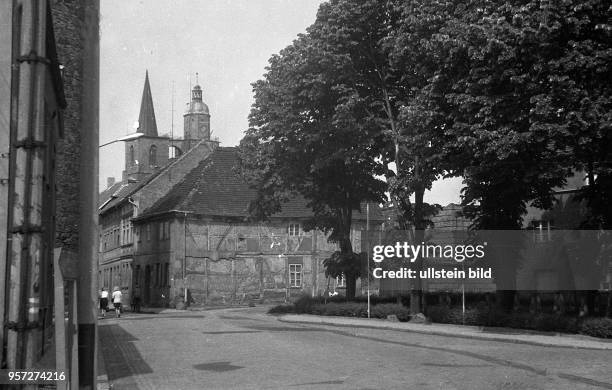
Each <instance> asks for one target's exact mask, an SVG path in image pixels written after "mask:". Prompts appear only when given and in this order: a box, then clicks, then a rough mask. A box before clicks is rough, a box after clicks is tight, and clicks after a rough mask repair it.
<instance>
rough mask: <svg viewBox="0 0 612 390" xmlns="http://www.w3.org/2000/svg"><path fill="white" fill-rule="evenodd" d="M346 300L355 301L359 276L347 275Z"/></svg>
mask: <svg viewBox="0 0 612 390" xmlns="http://www.w3.org/2000/svg"><path fill="white" fill-rule="evenodd" d="M345 280H346V299H347V300H349V301H350V300H352V299H355V291H356V287H357V276H356V275H346V278H345Z"/></svg>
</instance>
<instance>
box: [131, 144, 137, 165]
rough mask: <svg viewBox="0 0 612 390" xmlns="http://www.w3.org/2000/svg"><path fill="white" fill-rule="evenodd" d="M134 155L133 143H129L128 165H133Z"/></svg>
mask: <svg viewBox="0 0 612 390" xmlns="http://www.w3.org/2000/svg"><path fill="white" fill-rule="evenodd" d="M135 162H136V157H134V145H130V165H134V163H135Z"/></svg>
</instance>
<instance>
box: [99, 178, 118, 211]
mask: <svg viewBox="0 0 612 390" xmlns="http://www.w3.org/2000/svg"><path fill="white" fill-rule="evenodd" d="M119 187H121V182H120V181H119V182H116V183H114V184H113V185H112V186H110V187H108V188H107V189H105V190H104V191H102V192H100V196H98V207H100V208H102V206H103V205H104V204H105V203H108V200H109V199H110V198H111V197H112V196H113V194H114V193H115V192H117V190H118V189H119Z"/></svg>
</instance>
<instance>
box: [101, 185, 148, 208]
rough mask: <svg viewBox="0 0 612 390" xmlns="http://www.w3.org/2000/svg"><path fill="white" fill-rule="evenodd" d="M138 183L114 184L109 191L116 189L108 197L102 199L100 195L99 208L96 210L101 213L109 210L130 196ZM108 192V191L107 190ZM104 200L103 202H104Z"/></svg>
mask: <svg viewBox="0 0 612 390" xmlns="http://www.w3.org/2000/svg"><path fill="white" fill-rule="evenodd" d="M138 185H139V183H137V182H134V183H124V182H119V183H116V184H114V185H113V186H112V187H111V188H109V190H112V189H115V187H116V189H115V190H114V192H112V193H110V194H109V195H108V196H105V197H104V198H103V197H102V194H104V193H106V191H105V192H103V193H102V194H100V206H99V208H98V211H99V212H103V211H106V210H109V209H111V208H113V207H114V206H116V205H117V204H119V203H120V202H121V201H123V200H124V199H125V198H126V197H127V196H129V195H131V194H132V193H133V191H134V190H135V189H136V188H137V187H138ZM107 191H108V190H107ZM104 199H105V200H104Z"/></svg>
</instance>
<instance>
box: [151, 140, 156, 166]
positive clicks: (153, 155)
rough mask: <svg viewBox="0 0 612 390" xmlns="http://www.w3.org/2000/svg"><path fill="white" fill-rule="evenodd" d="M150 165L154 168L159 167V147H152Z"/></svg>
mask: <svg viewBox="0 0 612 390" xmlns="http://www.w3.org/2000/svg"><path fill="white" fill-rule="evenodd" d="M149 165H150V166H152V167H154V166H156V165H157V146H155V145H151V149H149Z"/></svg>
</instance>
